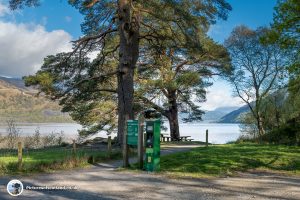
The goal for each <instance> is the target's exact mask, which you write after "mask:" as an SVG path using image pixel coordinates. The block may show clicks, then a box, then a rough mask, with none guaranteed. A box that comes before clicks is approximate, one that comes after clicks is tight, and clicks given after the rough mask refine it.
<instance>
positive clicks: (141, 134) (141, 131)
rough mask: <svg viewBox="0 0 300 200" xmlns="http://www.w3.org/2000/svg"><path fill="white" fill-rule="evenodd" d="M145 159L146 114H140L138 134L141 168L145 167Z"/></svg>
mask: <svg viewBox="0 0 300 200" xmlns="http://www.w3.org/2000/svg"><path fill="white" fill-rule="evenodd" d="M143 161H144V114H143V113H141V114H140V116H139V134H138V163H139V168H140V169H143V164H144V163H143Z"/></svg>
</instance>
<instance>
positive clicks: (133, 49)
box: [118, 0, 139, 144]
mask: <svg viewBox="0 0 300 200" xmlns="http://www.w3.org/2000/svg"><path fill="white" fill-rule="evenodd" d="M118 3H119V4H118V6H119V8H118V14H119V16H118V17H119V34H120V51H119V58H120V60H119V71H120V73H119V76H118V142H119V143H120V144H123V136H124V132H125V125H126V122H125V120H126V119H133V118H134V113H133V92H134V90H133V75H134V69H135V65H136V62H137V59H138V56H139V20H138V17H139V16H137V15H133V13H132V8H131V5H130V0H119V2H118Z"/></svg>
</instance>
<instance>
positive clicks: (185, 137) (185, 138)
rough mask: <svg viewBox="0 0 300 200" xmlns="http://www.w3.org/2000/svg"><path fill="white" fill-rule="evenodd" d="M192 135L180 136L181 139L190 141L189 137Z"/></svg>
mask: <svg viewBox="0 0 300 200" xmlns="http://www.w3.org/2000/svg"><path fill="white" fill-rule="evenodd" d="M189 137H191V136H180V137H179V141H188V138H189Z"/></svg>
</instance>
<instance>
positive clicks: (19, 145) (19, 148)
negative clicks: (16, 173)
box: [18, 142, 23, 170]
mask: <svg viewBox="0 0 300 200" xmlns="http://www.w3.org/2000/svg"><path fill="white" fill-rule="evenodd" d="M22 157H23V151H22V142H18V167H19V170H20V169H22Z"/></svg>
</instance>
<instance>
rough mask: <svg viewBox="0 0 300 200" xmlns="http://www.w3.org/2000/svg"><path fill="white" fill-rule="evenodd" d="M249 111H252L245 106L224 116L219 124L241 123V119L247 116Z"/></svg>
mask: <svg viewBox="0 0 300 200" xmlns="http://www.w3.org/2000/svg"><path fill="white" fill-rule="evenodd" d="M249 111H250V109H249V107H248V105H244V106H242V107H240V108H239V109H236V110H234V111H232V112H230V113H228V114H227V115H224V116H223V117H222V118H221V119H220V120H219V121H218V122H219V123H239V117H240V116H241V115H242V114H245V113H247V112H249Z"/></svg>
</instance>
